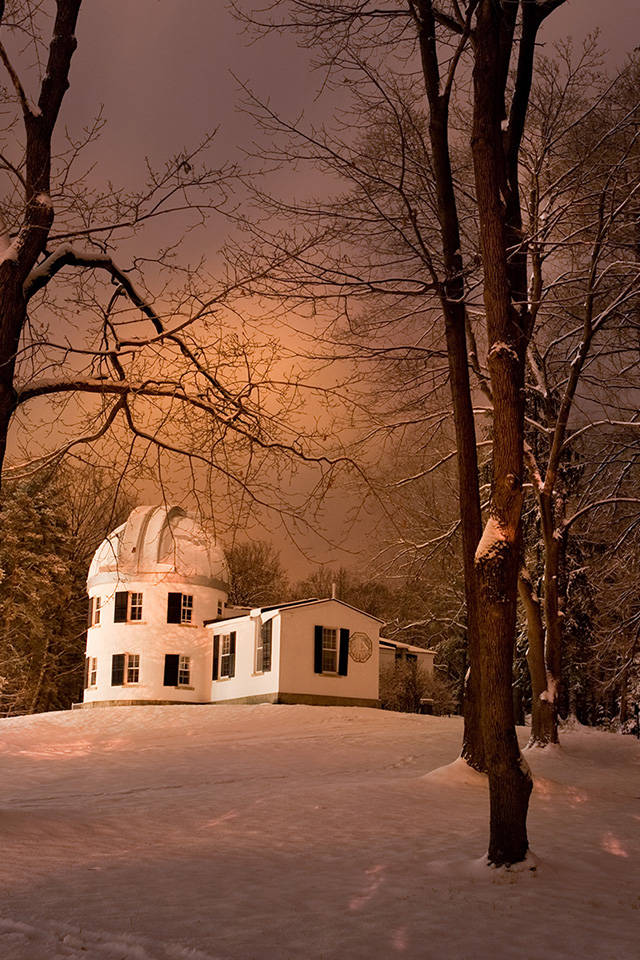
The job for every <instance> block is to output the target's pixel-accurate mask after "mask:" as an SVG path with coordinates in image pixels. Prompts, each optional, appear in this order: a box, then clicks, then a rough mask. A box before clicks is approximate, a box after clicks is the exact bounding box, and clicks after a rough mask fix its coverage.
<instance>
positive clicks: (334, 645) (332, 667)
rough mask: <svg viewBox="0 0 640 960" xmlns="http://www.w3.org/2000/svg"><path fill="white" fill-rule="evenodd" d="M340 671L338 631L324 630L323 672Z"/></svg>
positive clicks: (324, 628)
mask: <svg viewBox="0 0 640 960" xmlns="http://www.w3.org/2000/svg"><path fill="white" fill-rule="evenodd" d="M337 670H338V631H337V630H332V629H330V628H328V627H323V628H322V672H323V673H336V672H337Z"/></svg>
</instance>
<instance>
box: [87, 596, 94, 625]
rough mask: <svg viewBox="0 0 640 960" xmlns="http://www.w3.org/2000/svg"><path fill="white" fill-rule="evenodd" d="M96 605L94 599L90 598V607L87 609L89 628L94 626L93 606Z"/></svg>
mask: <svg viewBox="0 0 640 960" xmlns="http://www.w3.org/2000/svg"><path fill="white" fill-rule="evenodd" d="M94 603H95V601H94V599H93V597H89V606H88V608H87V626H88V627H91V626H93V604H94Z"/></svg>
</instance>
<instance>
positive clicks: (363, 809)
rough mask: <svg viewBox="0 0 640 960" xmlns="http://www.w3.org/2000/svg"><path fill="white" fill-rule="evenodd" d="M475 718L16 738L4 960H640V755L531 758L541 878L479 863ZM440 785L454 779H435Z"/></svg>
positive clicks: (3, 910)
mask: <svg viewBox="0 0 640 960" xmlns="http://www.w3.org/2000/svg"><path fill="white" fill-rule="evenodd" d="M460 736H461V723H460V720H459V719H458V718H450V719H449V718H434V717H418V716H412V715H406V714H392V713H383V712H380V711H375V710H361V709H345V708H318V707H303V706H296V707H289V706H271V705H261V706H254V707H250V706H249V707H248V706H227V707H224V706H216V707H210V706H190V707H154V706H152V707H133V708H117V707H116V708H106V709H103V710H94V711H86V712H85V711H76V712H74V713H57V714H46V715H42V716H38V717H20V718H16V719H12V720H2V721H0V770H1V771H2V780H1V783H2V787H1V788H0V822H1V823H2V832H3V842H2V846H3V857H2V860H3V870H2V871H1V872H0V877H1V879H0V956H2V958H3V960H58V958H63V957H64V958H72V960H77V958H79V957H85V958H86V957H87V956H89V957H91V958H98V960H101V958H119V960H186V958H191V960H205V958H207V960H210V958H216V960H218V958H219V960H251V958H277V960H281V958H304V960H321V958H322V960H333V958H336V960H337V958H340V960H345V958H347V960H351V958H354V960H360V958H362V960H365V958H366V960H371V958H387V957H395V956H397V957H404V958H416V960H417V958H421V960H423V958H427V957H442V958H447V960H458V958H459V960H462V958H484V957H491V958H492V960H501V958H512V957H519V958H529V957H531V958H533V957H536V958H538V957H539V956H540V955H541V954H543V955H544V958H545V960H555V958H558V960H568V958H574V957H579V956H583V955H585V956H589V957H590V958H592V960H605V958H614V957H615V958H616V960H626V958H629V960H631V958H632V957H633V958H635V957H636V956H637V950H638V929H639V926H640V896H639V894H640V888H639V887H638V875H639V874H638V854H639V852H640V843H639V839H638V838H639V835H640V782H639V777H638V773H639V770H640V749H639V746H638V743H637V742H636V741H634V740H632V739H631V738H629V737H626V738H623V737H615V736H612V735H607V734H603V733H597V732H594V731H591V730H585V729H580V730H576V731H570V732H568V733H566V734H565V735H564V738H563V746H562V747H561V748H559V749H555V750H553V751H551V752H548V753H541V752H538V751H535V752H533V753H530V754H529V755H528V759H529V762H530V764H531V766H532V768H533V770H534V773H535V775H536V778H537V782H536V788H535V791H534V795H533V798H532V804H531V814H530V821H529V823H530V828H529V832H530V840H531V844H532V848H533V850H534V852H535V854H536V858H537V869H536V870H534V871H532V870H529V869H526V870H524V871H522V872H507V871H494V870H489V869H487V868H486V867H485V866H484V865H483V864H482V863H481V857H482V854H483V851H484V850H485V849H486V832H487V817H488V809H487V807H488V803H487V793H486V786H485V783H484V780H483V778H481V777H478V776H476V775H474V774H470V773H469V772H468V771H467V769H466V768H465V767H463V766H461V765H460V764H454V765H453V766H452V767H448V768H446V769H444V770H442V769H439V770H436V768H440V767H442V765H443V764H449V763H451V761H453V760H455V757H456V756H457V753H458V750H459V743H460ZM434 770H436V772H435V773H434V772H432V771H434Z"/></svg>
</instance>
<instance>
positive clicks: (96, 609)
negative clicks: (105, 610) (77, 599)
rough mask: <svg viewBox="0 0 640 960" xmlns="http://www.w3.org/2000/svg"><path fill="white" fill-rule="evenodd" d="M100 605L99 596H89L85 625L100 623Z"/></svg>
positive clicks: (94, 625) (90, 625) (95, 625)
mask: <svg viewBox="0 0 640 960" xmlns="http://www.w3.org/2000/svg"><path fill="white" fill-rule="evenodd" d="M101 605H102V599H101V597H89V610H88V613H87V626H89V627H97V626H98V624H99V623H100V607H101Z"/></svg>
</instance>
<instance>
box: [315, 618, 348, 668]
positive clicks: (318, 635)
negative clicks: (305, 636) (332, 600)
mask: <svg viewBox="0 0 640 960" xmlns="http://www.w3.org/2000/svg"><path fill="white" fill-rule="evenodd" d="M348 668H349V631H348V630H347V629H346V628H345V627H340V628H339V629H338V628H337V627H322V626H320V625H318V626H316V627H315V630H314V653H313V669H314V672H315V673H328V674H334V675H336V674H337V675H338V676H340V677H346V676H347V671H348Z"/></svg>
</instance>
